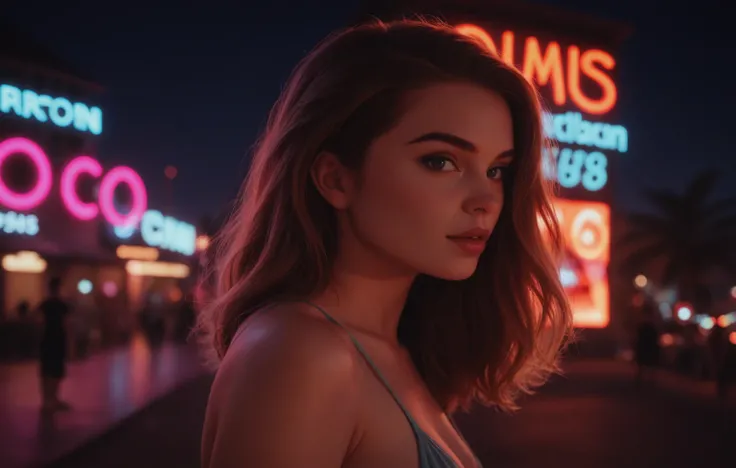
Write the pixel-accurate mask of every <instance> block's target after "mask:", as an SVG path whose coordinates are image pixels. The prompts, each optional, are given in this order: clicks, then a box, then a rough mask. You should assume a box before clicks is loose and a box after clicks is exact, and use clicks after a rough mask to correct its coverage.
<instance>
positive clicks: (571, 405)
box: [54, 363, 736, 468]
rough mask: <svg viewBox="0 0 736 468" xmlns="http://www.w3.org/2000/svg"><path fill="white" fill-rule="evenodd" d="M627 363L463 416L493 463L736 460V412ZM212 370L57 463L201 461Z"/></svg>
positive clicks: (520, 466)
mask: <svg viewBox="0 0 736 468" xmlns="http://www.w3.org/2000/svg"><path fill="white" fill-rule="evenodd" d="M629 377H630V375H629V372H628V369H626V368H624V367H622V366H621V365H618V364H616V365H614V364H611V365H601V364H596V363H583V364H576V365H575V366H574V369H573V368H571V370H570V371H569V372H568V374H567V375H566V377H565V378H557V379H555V380H554V381H553V382H551V383H550V384H548V385H547V386H546V387H545V388H544V389H543V390H542V391H541V392H540V394H539V395H536V396H532V397H528V398H527V399H526V401H524V402H523V408H522V409H521V410H520V411H519V412H517V413H515V414H513V415H504V414H499V413H497V412H494V411H490V410H478V411H474V412H473V413H471V414H469V415H459V416H458V422H459V424H460V426H461V428H463V430H464V432H465V434H466V437H467V439H468V442H469V443H470V444H471V445H472V446H473V448H474V449H475V451H476V453H477V454H478V456H479V458H480V459H481V461H482V462H483V464H484V466H485V467H486V468H488V467H492V468H498V467H513V468H526V467H530V468H531V467H538V466H543V467H545V468H556V467H566V468H568V467H572V468H578V467H581V468H583V467H584V468H588V467H590V468H609V467H626V468H639V467H642V468H643V467H647V468H649V467H660V466H661V467H667V468H680V467H683V468H684V467H688V468H692V467H698V468H701V467H702V468H705V467H731V468H732V467H734V466H736V411H734V407H733V405H732V406H730V409H725V408H724V407H722V406H719V405H718V404H717V402H715V401H714V400H712V399H710V398H707V397H704V396H702V395H689V396H688V395H687V394H685V393H683V392H681V391H679V390H674V389H672V388H669V387H667V386H666V385H663V384H655V385H653V386H649V387H645V388H644V389H643V390H642V391H638V392H637V391H636V390H635V389H634V387H633V385H632V382H631V380H630V379H629ZM210 382H211V378H210V377H202V378H199V379H196V380H194V381H192V382H191V383H190V384H188V385H186V386H185V387H183V388H181V389H179V390H178V391H175V392H174V393H172V394H171V395H169V396H168V397H166V398H164V399H162V400H159V401H158V402H156V403H154V404H153V405H151V406H150V407H148V408H146V409H145V410H143V411H142V412H140V413H138V414H137V415H135V416H134V417H133V418H131V419H130V420H128V421H126V422H125V423H124V424H122V425H121V426H119V427H118V428H117V429H115V430H114V431H112V432H110V433H108V434H107V435H105V436H103V437H102V438H100V439H98V440H97V441H95V442H93V443H91V444H89V445H87V446H86V447H84V448H82V449H80V450H78V451H77V452H75V453H73V454H71V455H70V456H68V457H66V458H65V459H63V460H61V461H59V462H58V463H57V464H55V465H54V468H58V467H74V468H87V467H89V468H92V467H105V468H117V467H120V468H122V467H125V468H131V467H133V468H148V467H151V468H153V467H156V468H162V467H176V468H190V467H191V468H196V467H198V466H199V437H200V429H201V423H202V415H203V412H204V406H205V400H206V396H207V392H208V389H209V384H210Z"/></svg>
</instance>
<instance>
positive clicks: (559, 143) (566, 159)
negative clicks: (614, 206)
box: [360, 0, 629, 330]
mask: <svg viewBox="0 0 736 468" xmlns="http://www.w3.org/2000/svg"><path fill="white" fill-rule="evenodd" d="M416 13H419V14H425V15H427V14H428V15H435V16H438V17H440V18H443V19H444V20H446V21H447V22H449V23H450V24H452V25H454V26H455V27H456V28H457V30H458V31H459V32H461V33H463V34H466V35H468V36H472V37H474V38H476V39H478V40H479V41H480V42H482V43H483V45H484V46H485V47H487V48H488V49H489V50H490V51H492V52H493V53H494V54H496V55H497V56H499V57H500V58H501V59H502V60H503V61H504V62H506V63H508V64H511V65H514V66H515V67H516V68H517V69H518V70H519V71H521V72H522V74H523V75H524V76H525V77H526V78H527V79H529V80H530V81H532V82H534V83H535V84H536V86H537V87H538V89H539V91H540V94H541V96H542V98H543V100H544V107H545V109H546V112H545V114H544V130H545V133H546V134H547V136H548V137H549V138H550V139H551V140H553V141H554V145H553V148H552V149H551V154H548V156H551V158H550V160H551V159H552V158H554V160H555V161H556V164H548V165H547V166H546V167H545V173H546V175H547V177H549V178H554V179H556V180H557V182H558V183H559V186H560V192H559V196H558V199H557V200H556V205H557V213H558V217H559V219H560V224H561V227H562V230H563V234H564V235H565V240H566V247H567V248H566V257H565V261H564V263H563V265H562V267H561V270H560V277H561V280H562V282H563V285H564V286H565V288H566V290H567V292H568V294H569V297H570V300H571V303H572V305H573V309H574V312H575V324H576V325H577V326H578V327H582V328H590V329H601V330H603V329H606V328H607V327H609V325H610V323H611V319H612V318H611V313H610V309H611V307H610V302H611V300H610V298H611V293H610V284H609V279H608V276H609V274H608V272H609V259H610V239H611V208H610V205H611V201H612V182H613V181H612V180H611V174H612V173H613V171H612V168H613V167H614V166H615V164H616V160H617V159H618V158H620V157H622V156H623V155H624V154H625V153H627V152H628V151H629V146H628V130H627V128H626V127H625V126H624V125H622V124H621V122H619V121H618V118H617V104H618V96H619V94H618V79H617V77H618V69H617V60H616V50H617V49H618V45H619V44H620V42H621V41H622V40H623V39H625V36H626V35H628V33H629V32H628V31H627V30H626V28H624V27H622V26H621V25H619V24H615V23H610V22H602V21H599V20H596V19H594V18H589V17H587V16H585V17H583V16H580V15H574V14H569V13H561V12H559V11H558V10H553V9H549V8H547V7H544V6H540V5H529V4H526V3H524V2H513V3H511V2H499V1H487V0H486V1H472V0H466V1H462V0H455V1H451V2H449V1H429V0H425V1H365V2H363V7H362V15H361V18H360V20H364V19H366V18H370V17H374V18H375V17H378V18H381V19H384V20H390V19H394V18H401V17H407V16H409V17H411V15H412V14H416Z"/></svg>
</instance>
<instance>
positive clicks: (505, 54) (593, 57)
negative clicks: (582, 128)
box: [456, 24, 618, 115]
mask: <svg viewBox="0 0 736 468" xmlns="http://www.w3.org/2000/svg"><path fill="white" fill-rule="evenodd" d="M456 30H457V31H458V32H460V33H461V34H464V35H466V36H468V37H472V38H473V39H476V40H477V41H479V42H480V43H481V44H482V45H483V46H485V47H486V48H487V49H488V50H489V51H490V52H491V53H493V54H495V55H499V53H498V47H497V46H496V43H495V42H494V41H493V39H492V38H491V36H490V35H489V34H488V32H487V31H485V30H484V29H483V28H480V27H478V26H476V25H474V24H461V25H459V26H457V27H456ZM514 43H515V38H514V33H513V32H512V31H504V32H503V34H502V35H501V55H500V58H501V60H503V61H504V62H506V63H507V64H509V65H512V66H515V65H516V60H515V57H514ZM562 57H563V53H562V49H561V48H560V45H559V44H558V43H556V42H554V41H553V42H550V43H549V44H547V47H546V48H545V49H544V52H543V51H542V48H541V46H540V43H539V39H537V38H536V37H533V36H530V37H527V39H526V41H525V43H524V56H523V58H522V61H521V70H522V73H523V74H524V76H525V77H526V78H527V79H529V80H531V81H534V82H535V83H536V84H537V85H538V86H540V87H543V86H546V85H550V86H551V88H552V100H553V102H554V103H555V104H556V105H558V106H562V105H565V104H566V103H567V99H568V97H569V98H570V100H571V101H572V102H573V103H574V104H575V105H576V106H577V107H578V108H579V109H580V110H582V111H583V112H587V113H589V114H594V115H601V114H606V113H607V112H609V111H610V110H611V109H613V107H614V106H615V105H616V102H617V100H618V92H617V89H616V84H615V83H614V81H613V79H612V78H611V77H610V75H609V74H607V73H606V71H612V70H613V69H614V68H615V66H616V61H615V60H614V59H613V57H612V56H611V55H610V54H609V53H607V52H604V51H602V50H599V49H589V50H586V51H584V52H582V54H581V52H580V48H579V47H577V46H574V45H572V46H569V47H568V48H567V69H566V70H565V67H564V65H563V61H562ZM565 72H566V73H565ZM565 74H566V75H567V80H565ZM581 75H582V76H585V77H587V78H589V79H590V80H592V81H593V82H595V83H596V84H597V85H598V86H600V88H601V97H600V98H597V99H595V98H591V97H589V96H587V95H586V94H585V93H583V91H582V89H581V86H580V78H581Z"/></svg>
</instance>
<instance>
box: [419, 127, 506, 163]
mask: <svg viewBox="0 0 736 468" xmlns="http://www.w3.org/2000/svg"><path fill="white" fill-rule="evenodd" d="M425 141H440V142H442V143H447V144H448V145H452V146H454V147H456V148H459V149H461V150H463V151H467V152H470V153H477V152H478V148H477V147H476V146H475V145H474V144H473V143H471V142H469V141H468V140H466V139H464V138H460V137H459V136H457V135H453V134H452V133H445V132H429V133H425V134H424V135H422V136H420V137H417V138H414V139H413V140H411V141H410V142H409V143H407V144H408V145H413V144H416V143H423V142H425ZM514 156H515V152H514V150H513V149H508V150H506V151H503V152H501V153H500V154H499V155H498V156H497V157H496V160H499V159H513V158H514Z"/></svg>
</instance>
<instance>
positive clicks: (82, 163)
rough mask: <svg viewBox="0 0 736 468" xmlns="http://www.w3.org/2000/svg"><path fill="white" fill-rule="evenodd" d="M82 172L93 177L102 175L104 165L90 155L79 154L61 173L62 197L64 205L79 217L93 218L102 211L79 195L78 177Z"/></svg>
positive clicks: (82, 218)
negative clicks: (81, 198)
mask: <svg viewBox="0 0 736 468" xmlns="http://www.w3.org/2000/svg"><path fill="white" fill-rule="evenodd" d="M81 174H89V175H91V176H92V177H95V178H97V177H100V176H101V175H102V166H101V165H100V163H99V162H97V160H96V159H93V158H90V157H89V156H78V157H76V158H74V159H72V160H71V162H69V164H67V165H66V167H65V168H64V172H62V173H61V199H62V201H63V202H64V206H66V208H67V209H68V210H69V212H70V213H71V214H73V215H74V216H75V217H76V218H77V219H80V220H83V221H86V220H90V219H93V218H94V217H95V216H97V213H98V212H99V211H100V210H99V208H97V205H95V204H94V203H85V202H83V201H82V200H80V199H79V197H78V196H77V178H78V177H79V176H80V175H81Z"/></svg>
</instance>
